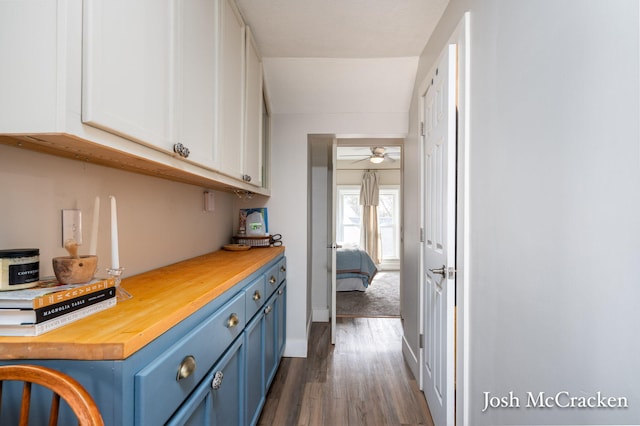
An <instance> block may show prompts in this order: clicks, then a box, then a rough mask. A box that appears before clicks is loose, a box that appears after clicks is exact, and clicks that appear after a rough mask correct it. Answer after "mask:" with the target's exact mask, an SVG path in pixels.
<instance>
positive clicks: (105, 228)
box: [0, 145, 235, 277]
mask: <svg viewBox="0 0 640 426" xmlns="http://www.w3.org/2000/svg"><path fill="white" fill-rule="evenodd" d="M0 182H1V184H0V206H2V207H1V208H2V221H0V248H3V249H9V248H21V247H36V248H39V249H40V274H41V276H50V275H53V269H52V266H51V259H52V258H53V257H56V256H66V255H67V253H66V251H65V249H64V248H62V243H61V240H62V236H61V232H62V231H61V210H62V209H74V208H78V209H81V210H82V221H83V223H82V225H83V241H84V244H83V246H82V247H81V248H80V254H85V253H86V252H87V250H88V246H89V240H90V229H91V223H92V218H93V208H94V200H95V197H96V196H100V198H101V208H100V217H99V218H100V226H99V238H98V252H97V254H98V263H99V268H100V269H101V270H103V269H104V268H107V267H108V266H109V265H110V263H111V251H110V237H109V235H110V234H109V229H110V219H109V200H108V196H109V195H114V196H115V197H116V200H117V207H118V228H119V229H118V231H119V239H120V244H119V246H120V263H121V265H122V266H123V267H124V268H125V277H126V276H131V275H135V274H138V273H141V272H144V271H147V270H150V269H154V268H157V267H160V266H163V265H167V264H169V263H174V262H177V261H179V260H183V259H186V258H190V257H194V256H197V255H200V254H203V253H207V252H210V251H214V250H218V249H220V247H221V246H222V245H223V244H227V243H228V242H229V238H230V236H231V232H232V231H231V229H232V220H233V218H234V217H235V216H233V215H232V209H231V197H233V195H232V194H228V193H222V192H216V193H215V211H214V212H209V213H208V212H204V211H203V196H202V193H203V190H204V189H203V188H200V187H197V186H193V185H186V184H182V183H176V182H171V181H168V180H165V179H159V178H153V177H149V176H143V175H138V174H134V173H130V172H125V171H121V170H117V169H111V168H107V167H103V166H98V165H94V164H90V163H86V162H80V161H73V160H68V159H63V158H59V157H54V156H51V155H47V154H40V153H36V152H32V151H27V150H24V149H19V148H14V147H10V146H6V145H0Z"/></svg>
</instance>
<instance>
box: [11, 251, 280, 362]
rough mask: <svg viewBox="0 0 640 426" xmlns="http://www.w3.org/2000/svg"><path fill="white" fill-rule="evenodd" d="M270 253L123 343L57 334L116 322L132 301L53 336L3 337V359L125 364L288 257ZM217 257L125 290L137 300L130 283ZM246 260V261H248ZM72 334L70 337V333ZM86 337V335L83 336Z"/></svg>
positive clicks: (186, 261)
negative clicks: (272, 263) (274, 262)
mask: <svg viewBox="0 0 640 426" xmlns="http://www.w3.org/2000/svg"><path fill="white" fill-rule="evenodd" d="M257 250H260V253H266V250H267V249H264V248H259V249H256V251H257ZM251 251H253V250H249V251H247V252H234V253H249V252H251ZM269 252H270V253H268V254H267V255H266V256H262V257H261V258H260V259H258V260H256V262H254V263H251V264H250V265H248V266H246V267H244V268H240V269H238V272H237V273H235V274H233V275H232V276H230V277H228V278H227V279H225V280H224V281H221V282H219V283H217V284H216V285H215V286H214V287H212V288H211V289H210V290H208V291H205V292H203V293H202V294H200V295H199V296H197V297H195V298H194V299H191V300H190V301H189V303H187V304H185V305H183V306H181V307H180V308H178V309H174V310H173V311H172V312H171V313H170V314H169V315H167V316H165V317H163V320H162V321H157V322H155V323H154V324H152V325H151V326H148V327H147V328H145V329H144V330H142V331H139V332H131V334H130V335H129V336H127V337H125V338H123V337H122V336H123V335H126V334H127V332H126V331H123V332H121V333H119V341H101V342H96V341H92V340H91V339H87V340H86V341H73V342H71V341H69V340H66V341H61V339H60V338H59V336H60V334H61V333H57V332H58V331H61V330H63V329H65V328H66V329H67V331H68V330H69V329H71V327H72V326H75V327H76V329H82V330H87V329H89V330H90V329H91V328H92V327H93V326H94V325H95V324H99V323H100V322H101V321H103V320H107V322H108V321H113V320H112V319H110V318H109V317H110V316H113V314H114V313H115V312H117V311H115V310H116V309H118V308H120V309H121V310H123V311H125V314H126V306H125V305H126V304H127V303H128V302H129V301H123V302H119V303H118V305H116V306H115V307H113V308H110V309H107V310H105V311H102V312H98V313H96V314H93V315H91V316H89V317H86V318H83V319H81V320H78V321H77V322H74V323H73V324H70V325H69V326H65V327H61V328H60V329H57V330H53V331H51V332H49V333H45V334H43V335H40V336H37V337H0V359H3V360H10V359H15V360H24V359H70V360H124V359H126V358H128V357H129V356H131V355H133V354H134V353H136V352H137V351H138V350H140V349H142V348H143V347H144V346H146V345H148V344H149V343H151V342H152V341H153V340H155V339H156V338H157V337H159V336H160V335H162V334H163V333H164V332H166V331H167V330H169V329H170V328H171V327H173V326H175V325H176V324H178V323H179V322H181V321H182V320H184V319H185V318H187V317H188V316H190V315H191V314H193V313H195V312H197V311H198V310H199V309H201V308H202V307H204V306H205V305H207V304H208V303H209V302H211V301H213V300H214V299H215V298H216V297H218V296H220V295H221V294H223V293H224V292H226V291H227V290H229V289H230V288H232V287H233V286H235V285H236V284H238V283H239V282H241V281H242V280H243V279H245V278H247V277H249V276H250V275H251V274H253V273H254V272H256V271H258V270H259V269H260V268H262V267H263V266H265V265H266V264H267V263H269V262H270V261H272V260H273V259H275V258H277V257H278V256H279V255H280V254H281V253H284V248H283V247H280V248H278V249H270V250H269ZM215 253H216V252H214V253H209V254H207V255H202V256H198V257H196V258H193V259H187V260H185V261H182V262H177V263H175V264H172V265H167V266H165V267H162V268H158V269H157V270H153V271H149V272H147V273H143V274H140V275H137V276H134V277H131V278H129V279H125V280H123V285H122V286H123V288H125V289H128V290H130V292H131V293H132V294H133V299H132V300H134V299H135V298H136V290H137V289H136V288H135V287H131V288H130V289H129V288H128V287H127V281H128V280H129V281H136V280H137V281H139V280H141V279H143V277H144V276H145V275H148V274H153V273H154V272H156V271H160V270H164V269H165V268H170V269H176V268H179V267H180V265H182V264H187V263H189V262H192V261H196V260H198V259H200V258H204V257H206V256H212V255H214V254H215ZM245 260H246V259H245ZM84 333H85V334H89V333H90V331H85V332H84ZM67 334H68V333H67ZM81 334H82V333H81Z"/></svg>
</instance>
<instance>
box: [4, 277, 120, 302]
mask: <svg viewBox="0 0 640 426" xmlns="http://www.w3.org/2000/svg"><path fill="white" fill-rule="evenodd" d="M115 285H116V281H115V279H114V278H113V277H109V278H95V279H93V280H91V281H89V282H88V283H84V284H60V283H59V282H58V281H57V280H56V279H55V278H47V279H43V280H41V281H40V282H39V283H38V285H37V286H36V287H32V288H26V289H23V290H9V291H2V292H0V308H17V309H38V308H42V307H45V306H49V305H53V304H56V303H60V302H64V301H65V300H72V299H75V298H76V297H79V296H82V295H84V294H87V293H94V292H96V291H100V290H104V289H105V288H109V287H114V286H115Z"/></svg>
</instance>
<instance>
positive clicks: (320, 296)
mask: <svg viewBox="0 0 640 426" xmlns="http://www.w3.org/2000/svg"><path fill="white" fill-rule="evenodd" d="M403 143H404V135H398V136H395V135H393V136H388V137H384V138H367V137H362V136H358V137H353V136H336V135H331V134H321V135H318V134H316V135H309V136H308V147H309V149H308V152H309V162H308V164H309V175H308V177H309V210H308V211H309V218H308V223H309V224H310V228H309V230H308V235H309V247H308V253H309V268H310V271H309V276H310V277H311V279H310V283H309V285H310V289H309V290H310V294H311V299H310V305H311V306H310V307H309V308H310V311H311V312H312V321H313V322H332V323H335V315H333V314H332V310H333V309H334V308H335V306H336V303H335V296H336V293H337V292H336V291H334V290H333V286H332V283H331V281H332V278H333V277H334V276H335V275H334V274H333V273H332V257H333V255H334V254H335V251H336V250H335V249H333V248H332V246H333V245H334V243H335V242H336V241H337V239H336V238H335V237H334V234H335V233H334V232H332V227H333V226H335V225H336V220H335V218H336V217H337V216H336V214H335V212H334V210H335V208H336V207H337V202H336V203H335V204H334V199H337V196H334V195H333V191H334V189H337V188H336V185H334V184H333V182H335V181H337V178H334V174H336V173H337V164H338V159H337V147H343V146H344V147H353V148H356V147H359V148H364V150H365V151H364V152H365V153H369V154H368V155H371V148H370V147H371V146H374V147H376V146H381V147H402V145H403ZM334 149H335V153H334ZM394 150H396V151H398V150H397V149H396V148H394ZM399 152H400V156H399V158H398V163H399V164H397V165H396V166H400V174H401V173H402V169H401V167H402V166H401V165H402V161H401V156H402V150H401V149H400V150H399ZM382 155H383V156H384V154H382ZM394 155H396V154H394ZM357 160H363V161H362V162H363V163H364V162H365V161H367V160H366V159H364V158H360V157H358V158H356V159H350V160H346V162H347V163H348V164H351V163H352V162H353V161H357ZM370 163H371V162H370ZM372 164H373V163H372ZM349 168H352V169H355V167H349ZM370 168H371V169H372V168H373V167H370ZM364 169H366V167H365V168H364ZM355 173H356V176H357V180H356V182H357V185H360V183H361V179H362V175H361V173H362V172H361V171H359V172H358V171H355ZM336 193H337V191H336ZM398 193H399V199H400V201H399V206H398V208H400V213H401V211H402V210H401V206H402V191H401V188H399V189H398ZM398 216H399V218H401V217H402V216H401V214H399V215H398ZM398 220H399V221H401V219H398ZM397 229H398V230H401V229H402V223H401V222H399V223H398V224H397ZM398 233H400V231H398ZM399 239H400V243H399V244H401V242H402V235H399ZM398 248H399V253H402V249H401V246H399V247H398ZM385 254H386V253H385ZM385 258H386V257H385ZM399 262H400V258H399V256H398V261H397V264H399ZM400 291H401V290H400Z"/></svg>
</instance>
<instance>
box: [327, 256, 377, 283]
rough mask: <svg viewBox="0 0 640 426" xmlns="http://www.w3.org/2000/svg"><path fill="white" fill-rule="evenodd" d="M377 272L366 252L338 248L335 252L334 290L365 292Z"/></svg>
mask: <svg viewBox="0 0 640 426" xmlns="http://www.w3.org/2000/svg"><path fill="white" fill-rule="evenodd" d="M377 272H378V268H376V265H375V263H373V260H371V257H370V256H369V254H367V252H366V251H364V250H361V249H358V248H340V249H338V250H337V252H336V290H337V291H365V290H366V289H367V287H369V284H371V281H372V280H373V277H374V276H375V275H376V273H377Z"/></svg>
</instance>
